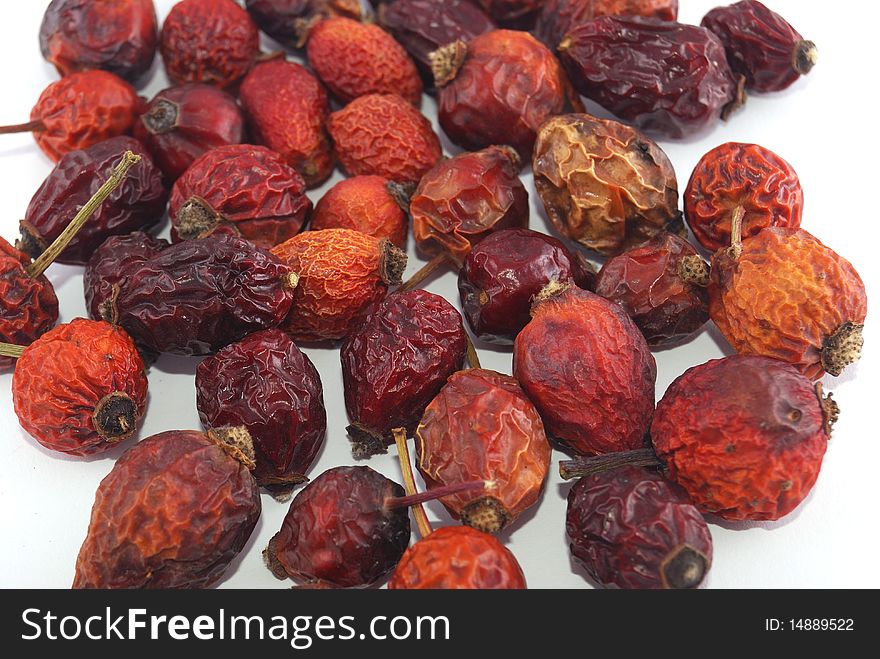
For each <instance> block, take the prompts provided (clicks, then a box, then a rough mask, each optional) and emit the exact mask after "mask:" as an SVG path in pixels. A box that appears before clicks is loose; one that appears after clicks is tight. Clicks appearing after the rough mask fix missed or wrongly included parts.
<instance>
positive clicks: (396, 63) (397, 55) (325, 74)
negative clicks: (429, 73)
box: [306, 17, 422, 107]
mask: <svg viewBox="0 0 880 659" xmlns="http://www.w3.org/2000/svg"><path fill="white" fill-rule="evenodd" d="M306 52H307V54H308V57H309V64H310V65H311V67H312V68H313V69H314V70H315V73H316V74H317V75H318V77H319V78H320V79H321V82H323V83H324V84H325V85H327V88H328V89H329V90H330V92H331V93H332V94H333V95H334V96H335V97H336V98H338V99H339V100H340V101H341V102H343V103H348V102H350V101H353V100H354V99H356V98H358V97H359V96H366V95H367V94H398V95H399V96H401V97H403V98H405V99H406V100H407V101H409V102H410V103H412V104H413V105H414V106H416V107H418V106H419V105H421V102H422V79H421V78H420V77H419V74H418V71H417V70H416V65H415V63H414V62H413V61H412V59H410V57H409V55H407V53H406V51H405V50H404V49H403V46H401V45H400V44H399V43H397V42H396V41H395V40H394V37H392V36H391V35H390V34H388V33H387V32H385V30H383V29H382V28H380V27H379V26H378V25H372V24H370V23H361V22H359V21H354V20H352V19H350V18H343V17H334V18H328V19H326V20H323V21H320V22H319V23H317V24H316V25H315V26H314V27H313V28H312V30H311V33H310V34H309V41H308V44H307V45H306Z"/></svg>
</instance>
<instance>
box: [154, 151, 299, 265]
mask: <svg viewBox="0 0 880 659" xmlns="http://www.w3.org/2000/svg"><path fill="white" fill-rule="evenodd" d="M311 211H312V202H311V201H310V200H309V198H308V197H307V196H306V184H305V182H304V181H303V179H302V177H301V176H300V175H299V174H298V173H297V172H296V171H295V170H294V169H293V168H292V167H290V166H289V165H288V164H287V163H286V162H285V161H284V159H283V158H282V157H281V156H280V155H278V154H277V153H275V152H274V151H270V150H269V149H267V148H265V147H262V146H253V145H250V144H233V145H230V146H223V147H219V148H217V149H212V150H211V151H208V152H207V153H205V154H204V155H203V156H201V157H200V158H199V159H198V160H196V161H195V162H194V163H193V164H192V166H191V167H190V168H189V169H188V170H186V172H185V173H184V174H183V176H181V177H180V178H179V179H177V182H176V183H175V184H174V188H172V190H171V201H170V203H169V205H168V217H170V218H171V225H172V227H173V232H172V238H173V239H175V240H177V239H178V238H179V239H184V240H188V239H191V238H196V237H198V236H200V235H204V234H206V233H209V232H210V231H212V230H213V229H215V228H216V227H217V226H218V225H223V224H227V225H231V226H233V227H234V228H235V230H236V231H237V232H238V233H239V234H241V236H242V237H244V238H247V239H248V240H250V241H251V242H253V243H254V244H255V245H257V246H258V247H264V248H266V249H268V248H270V247H273V246H275V245H277V244H279V243H282V242H284V241H285V240H287V239H288V238H290V237H292V236H295V235H296V234H297V233H299V230H300V229H301V228H302V226H303V224H305V222H306V220H307V219H308V217H309V213H311Z"/></svg>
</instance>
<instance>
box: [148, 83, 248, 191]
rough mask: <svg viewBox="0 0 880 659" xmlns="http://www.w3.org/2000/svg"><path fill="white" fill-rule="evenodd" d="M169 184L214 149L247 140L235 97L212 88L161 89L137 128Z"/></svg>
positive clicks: (196, 86) (191, 86) (195, 85)
mask: <svg viewBox="0 0 880 659" xmlns="http://www.w3.org/2000/svg"><path fill="white" fill-rule="evenodd" d="M134 136H135V137H136V138H137V139H138V140H140V141H141V142H142V143H143V144H144V146H146V147H147V150H149V152H150V154H151V155H152V156H153V160H155V161H156V164H157V165H158V166H159V168H160V169H161V170H162V173H163V174H165V178H166V180H167V181H168V182H169V183H173V182H174V181H176V180H177V179H178V178H179V177H180V175H181V174H183V173H184V172H185V171H186V170H187V168H188V167H189V166H190V165H192V164H193V162H195V160H196V159H197V158H198V157H199V156H201V155H202V154H204V153H205V152H206V151H210V150H211V149H214V148H217V147H220V146H226V145H228V144H240V143H242V142H244V141H245V125H244V116H243V115H242V112H241V110H240V109H239V107H238V103H236V101H235V98H233V97H232V96H230V95H229V94H227V93H226V92H224V91H221V90H219V89H217V88H215V87H211V86H210V85H204V84H201V83H191V84H186V85H180V86H179V87H170V88H168V89H165V90H162V91H161V92H159V93H158V94H156V96H155V97H154V98H153V100H152V101H150V104H149V105H148V106H147V110H146V112H145V113H144V114H143V115H141V117H140V120H138V121H137V122H136V123H135V125H134Z"/></svg>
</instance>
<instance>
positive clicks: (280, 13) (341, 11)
mask: <svg viewBox="0 0 880 659" xmlns="http://www.w3.org/2000/svg"><path fill="white" fill-rule="evenodd" d="M244 4H245V7H246V8H247V10H248V13H249V14H250V15H251V18H253V19H254V21H255V22H256V24H257V25H259V26H260V29H261V30H262V31H263V32H265V33H266V34H268V35H269V36H270V37H272V38H273V39H275V41H277V42H278V43H280V44H283V45H285V46H288V47H290V48H302V47H303V46H304V45H305V43H306V39H307V38H308V35H309V29H310V28H311V27H312V26H313V25H314V24H315V23H316V22H317V21H318V20H320V19H322V18H327V17H329V16H347V17H348V18H356V19H361V18H363V10H362V9H361V3H360V1H359V0H245V3H244Z"/></svg>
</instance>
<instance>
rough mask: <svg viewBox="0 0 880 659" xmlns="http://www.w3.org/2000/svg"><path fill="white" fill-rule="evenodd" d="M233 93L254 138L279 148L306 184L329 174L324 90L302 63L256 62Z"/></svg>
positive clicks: (318, 182)
mask: <svg viewBox="0 0 880 659" xmlns="http://www.w3.org/2000/svg"><path fill="white" fill-rule="evenodd" d="M239 98H240V99H241V105H242V107H243V108H244V111H245V113H246V114H247V117H248V122H249V123H250V127H251V132H252V133H253V134H254V137H255V138H256V140H257V141H258V142H260V144H265V145H266V146H267V147H269V148H270V149H272V150H273V151H275V152H277V153H280V154H281V155H282V156H283V157H284V159H285V160H287V163H288V164H289V165H290V166H291V167H293V168H294V169H295V170H296V171H298V172H299V173H300V174H301V175H302V177H303V178H304V179H305V181H306V184H307V185H308V186H309V187H310V188H313V187H315V186H318V185H320V184H321V183H323V182H324V181H326V180H327V179H328V178H329V177H330V174H332V173H333V154H332V149H331V146H330V138H329V137H328V136H327V130H326V123H327V114H328V112H329V105H328V101H327V93H326V92H325V91H324V88H323V87H322V86H321V83H320V82H318V81H317V79H316V78H315V77H314V76H313V75H312V74H311V73H309V72H308V70H307V69H306V68H305V67H302V66H300V65H299V64H295V63H293V62H288V61H286V60H284V59H283V58H277V57H276V58H275V59H271V60H268V61H266V62H261V63H259V64H257V65H256V66H255V67H254V68H253V69H252V70H251V72H250V73H248V75H247V77H246V78H245V79H244V82H242V83H241V91H240V93H239Z"/></svg>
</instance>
